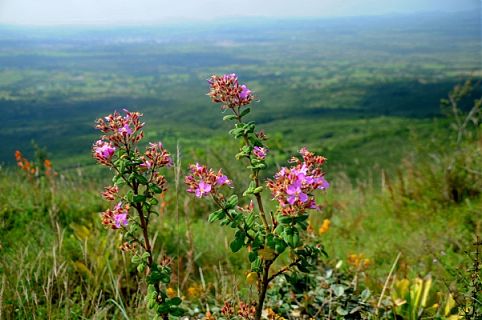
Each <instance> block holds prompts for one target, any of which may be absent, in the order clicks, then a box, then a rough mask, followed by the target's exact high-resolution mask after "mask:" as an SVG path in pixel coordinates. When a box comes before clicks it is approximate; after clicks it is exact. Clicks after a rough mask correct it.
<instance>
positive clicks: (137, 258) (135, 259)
mask: <svg viewBox="0 0 482 320" xmlns="http://www.w3.org/2000/svg"><path fill="white" fill-rule="evenodd" d="M131 262H132V263H134V264H139V263H141V262H142V259H141V257H139V256H132V258H131Z"/></svg>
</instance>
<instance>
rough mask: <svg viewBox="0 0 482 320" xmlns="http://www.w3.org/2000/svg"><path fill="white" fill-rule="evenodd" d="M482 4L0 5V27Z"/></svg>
mask: <svg viewBox="0 0 482 320" xmlns="http://www.w3.org/2000/svg"><path fill="white" fill-rule="evenodd" d="M480 3H481V2H480V0H239V1H229V0H167V1H166V0H0V24H21V25H58V24H69V25H79V24H80V25H99V24H103V25H115V24H158V23H171V22H178V23H179V22H181V23H182V22H183V21H189V22H194V21H197V20H208V21H209V20H219V19H223V20H228V19H229V18H233V17H234V18H240V17H245V16H246V17H280V18H281V17H334V16H355V15H381V14H389V13H412V12H427V11H449V12H450V11H463V10H479V12H480Z"/></svg>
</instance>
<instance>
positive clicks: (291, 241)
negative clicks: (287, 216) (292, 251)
mask: <svg viewBox="0 0 482 320" xmlns="http://www.w3.org/2000/svg"><path fill="white" fill-rule="evenodd" d="M282 236H283V240H284V241H286V243H287V244H288V245H289V246H290V247H291V248H296V247H298V246H299V244H300V235H299V233H298V230H297V229H296V228H287V229H285V232H284V233H283V235H282Z"/></svg>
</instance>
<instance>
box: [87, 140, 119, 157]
mask: <svg viewBox="0 0 482 320" xmlns="http://www.w3.org/2000/svg"><path fill="white" fill-rule="evenodd" d="M93 150H94V155H95V157H96V158H97V159H98V160H104V161H105V160H110V158H112V156H113V155H114V152H115V150H116V148H115V147H114V146H112V144H110V143H109V142H105V141H102V140H97V142H96V143H95V144H94V147H93Z"/></svg>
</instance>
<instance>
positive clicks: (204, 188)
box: [195, 180, 211, 198]
mask: <svg viewBox="0 0 482 320" xmlns="http://www.w3.org/2000/svg"><path fill="white" fill-rule="evenodd" d="M209 192H211V185H210V184H209V183H206V182H204V181H202V180H201V182H199V185H198V187H197V189H196V190H195V193H196V197H198V198H201V197H202V196H204V195H207V194H208V193H209Z"/></svg>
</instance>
